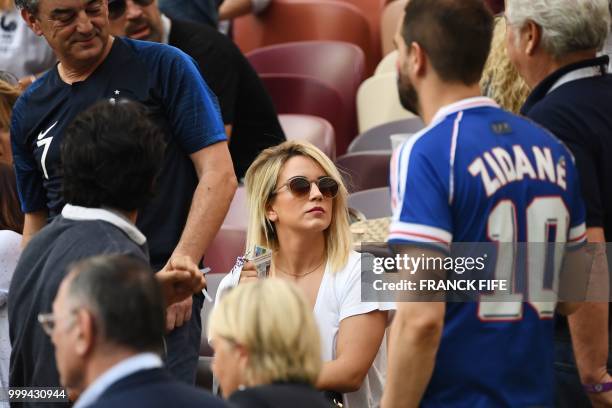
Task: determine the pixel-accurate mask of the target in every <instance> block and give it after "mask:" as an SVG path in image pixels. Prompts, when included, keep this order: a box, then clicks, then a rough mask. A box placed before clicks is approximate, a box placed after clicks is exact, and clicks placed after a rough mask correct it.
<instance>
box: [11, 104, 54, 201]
mask: <svg viewBox="0 0 612 408" xmlns="http://www.w3.org/2000/svg"><path fill="white" fill-rule="evenodd" d="M23 98H24V96H22V97H21V98H20V99H19V100H18V101H17V103H16V104H15V106H14V108H13V112H12V116H11V129H10V134H11V148H12V150H13V166H14V168H15V177H16V180H17V192H18V194H19V201H20V203H21V210H22V211H23V212H24V213H31V212H34V211H39V210H42V209H45V208H46V196H45V188H44V186H43V181H42V178H43V175H42V174H41V173H40V170H39V169H38V166H37V164H36V160H35V158H34V153H33V152H32V149H31V148H30V147H29V146H28V142H27V139H28V137H27V134H26V132H25V131H24V130H23V120H24V118H23V111H24V109H25V108H24V100H23Z"/></svg>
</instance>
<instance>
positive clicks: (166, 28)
mask: <svg viewBox="0 0 612 408" xmlns="http://www.w3.org/2000/svg"><path fill="white" fill-rule="evenodd" d="M161 22H162V30H163V32H162V38H161V42H162V44H168V42H169V41H170V30H171V29H172V21H170V19H169V18H168V17H166V15H165V14H162V15H161Z"/></svg>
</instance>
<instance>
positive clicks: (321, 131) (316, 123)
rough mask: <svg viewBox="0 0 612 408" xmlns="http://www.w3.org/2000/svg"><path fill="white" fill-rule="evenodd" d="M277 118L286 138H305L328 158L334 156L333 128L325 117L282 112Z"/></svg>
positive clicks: (333, 157)
mask: <svg viewBox="0 0 612 408" xmlns="http://www.w3.org/2000/svg"><path fill="white" fill-rule="evenodd" d="M278 120H279V122H280V124H281V126H282V128H283V131H284V132H285V135H286V136H287V140H305V141H307V142H310V143H312V144H313V145H315V146H317V147H318V148H319V149H321V151H322V152H323V153H325V154H326V155H327V157H329V158H330V159H332V160H334V159H335V157H336V141H335V136H334V128H333V127H332V125H331V124H330V123H329V122H328V121H327V120H325V119H323V118H320V117H318V116H311V115H296V114H282V115H278Z"/></svg>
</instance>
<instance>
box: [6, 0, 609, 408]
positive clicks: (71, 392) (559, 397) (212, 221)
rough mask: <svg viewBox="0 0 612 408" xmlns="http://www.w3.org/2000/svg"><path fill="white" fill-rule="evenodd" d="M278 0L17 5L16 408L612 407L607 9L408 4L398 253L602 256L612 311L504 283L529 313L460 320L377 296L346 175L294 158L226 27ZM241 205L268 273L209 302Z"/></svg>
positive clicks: (245, 269)
mask: <svg viewBox="0 0 612 408" xmlns="http://www.w3.org/2000/svg"><path fill="white" fill-rule="evenodd" d="M274 1H275V0H271V1H270V0H222V1H220V0H189V1H186V0H160V1H159V4H158V2H157V1H156V0H90V1H84V0H15V3H13V2H12V1H7V0H0V407H4V406H5V405H6V406H8V403H7V401H5V400H4V399H5V398H4V397H5V396H8V394H7V392H6V391H7V390H8V389H9V387H14V388H23V387H26V388H27V387H57V389H61V390H63V394H62V397H61V398H60V399H59V400H58V401H56V402H49V403H46V404H45V406H49V405H48V404H51V405H50V406H58V407H65V406H71V405H73V406H75V407H77V408H84V407H98V408H102V407H117V406H130V407H131V406H134V407H139V406H142V407H145V406H146V407H172V406H184V407H223V406H234V407H287V406H295V407H296V408H300V407H304V408H306V407H309V408H310V407H312V408H317V407H329V406H331V407H341V406H342V407H349V408H370V407H372V408H373V407H380V406H381V407H384V408H396V407H414V406H423V407H435V406H451V407H453V406H470V407H491V406H557V407H588V406H593V407H608V406H612V377H611V376H610V374H609V372H608V370H609V367H610V363H609V362H610V361H612V360H611V356H610V355H609V349H610V341H611V339H610V323H609V322H610V307H609V305H610V303H609V302H608V301H606V299H607V298H608V297H609V285H610V282H609V272H608V260H607V259H608V256H609V254H607V253H606V252H607V251H606V249H605V244H606V243H607V242H609V241H608V238H612V224H611V223H612V221H610V220H611V219H612V215H610V214H611V213H612V190H610V187H609V186H608V184H607V180H608V177H612V167H611V166H610V165H609V164H610V163H612V162H611V161H610V160H608V159H609V157H612V139H611V137H612V136H611V135H612V110H610V108H609V106H611V105H612V76H611V75H610V74H608V73H607V69H608V66H610V65H611V63H610V58H609V56H608V55H607V54H606V53H607V50H609V44H610V42H611V40H610V38H611V36H610V27H611V25H612V24H611V7H612V2H609V1H608V0H583V1H575V0H506V1H505V2H497V1H494V2H488V3H489V4H488V5H487V4H485V2H484V1H482V0H409V1H408V2H407V5H406V7H405V11H404V13H403V14H402V16H401V19H400V24H399V26H398V27H397V32H396V34H395V39H394V42H395V45H396V48H397V58H398V59H397V75H398V78H397V91H398V94H399V100H400V102H401V105H402V106H403V107H404V109H405V110H407V111H410V112H413V113H414V114H415V115H417V116H419V117H420V119H421V120H422V121H423V123H424V125H425V127H424V128H423V129H422V130H421V131H419V132H418V133H416V134H414V135H412V136H411V137H410V138H408V139H407V140H406V141H405V142H403V143H402V144H401V145H400V146H399V147H398V148H397V149H395V150H394V152H393V156H392V158H391V161H390V170H389V191H390V197H391V198H390V203H381V205H388V206H390V208H391V212H392V216H391V219H390V227H389V231H388V238H387V242H388V247H387V249H388V250H389V251H391V252H390V253H391V254H398V255H408V256H411V257H414V258H417V257H428V258H433V259H439V258H441V257H445V256H447V255H452V253H453V249H452V248H453V244H454V243H457V242H459V243H465V242H495V243H502V244H503V243H512V242H514V243H516V242H517V241H518V242H525V243H534V242H537V243H544V242H554V243H561V244H563V245H564V247H563V248H564V249H563V252H562V254H561V255H562V256H565V260H566V261H567V260H568V259H570V258H572V257H576V256H578V255H580V254H581V253H582V252H581V251H582V249H583V248H584V247H585V244H586V243H589V244H592V245H595V246H593V247H589V248H595V250H593V252H592V253H591V255H592V256H593V258H592V267H591V271H590V272H591V273H592V274H593V276H596V279H598V282H603V283H602V284H601V286H602V287H603V291H604V292H605V299H601V298H599V299H597V301H593V302H576V301H569V300H568V299H561V298H556V297H554V298H550V297H547V298H546V299H547V301H537V300H536V301H533V299H531V298H530V295H531V294H532V292H533V290H534V289H533V288H531V287H529V286H530V285H532V283H533V282H532V281H530V282H529V285H526V284H524V283H521V281H520V278H516V277H512V276H509V277H508V279H514V283H515V287H514V289H515V290H516V293H514V294H513V296H514V297H513V298H512V299H511V300H512V301H507V300H504V299H505V298H498V297H495V296H496V294H495V293H489V294H487V296H488V298H487V299H489V300H488V301H487V300H482V299H480V300H482V301H474V300H470V301H464V302H448V301H446V300H447V298H445V297H444V294H443V293H440V292H435V293H428V294H427V295H428V297H427V298H426V299H424V298H416V299H412V298H410V299H408V301H406V300H407V299H405V298H401V299H400V298H398V299H397V301H395V300H396V299H395V298H393V299H389V298H385V297H383V296H381V297H380V298H372V297H368V296H369V295H368V296H366V292H365V288H366V286H367V285H368V282H370V279H373V277H374V276H375V275H374V272H373V270H372V269H371V268H370V267H369V265H372V261H373V255H370V254H369V253H367V252H366V251H365V250H361V249H360V248H358V247H357V246H356V245H355V242H354V237H353V235H352V233H351V229H350V221H351V218H350V217H349V213H350V211H349V191H348V189H347V186H346V180H345V177H344V175H343V173H342V171H341V169H338V168H337V167H336V165H335V164H334V161H333V158H330V157H328V156H327V155H326V154H325V153H323V152H322V151H321V150H320V149H319V148H318V147H316V146H315V145H313V144H311V143H310V142H307V141H303V140H290V141H287V138H288V137H289V138H290V139H294V138H292V137H290V136H292V135H289V134H288V135H285V131H284V130H283V128H282V127H281V121H280V120H279V116H278V114H277V111H276V108H275V105H274V103H273V101H272V98H271V97H270V95H269V94H268V92H267V90H266V87H265V86H264V83H263V82H262V80H261V79H260V77H259V76H258V74H257V72H256V71H255V69H254V68H253V67H252V66H251V65H250V63H249V61H248V59H247V58H246V57H245V56H244V55H243V53H242V52H241V51H240V49H239V48H238V46H237V45H236V44H235V43H234V42H233V41H232V38H231V28H230V29H229V31H228V30H227V27H225V30H224V29H223V28H221V29H220V25H219V24H220V22H221V23H223V22H226V21H231V20H232V19H234V18H238V17H240V16H243V15H246V14H250V13H253V14H258V13H262V12H264V10H265V9H266V8H267V7H273V5H274ZM502 3H503V4H502ZM492 10H494V11H501V13H500V14H498V15H496V16H494V15H493V13H492ZM224 31H225V32H224ZM543 163H544V164H543ZM365 171H367V170H365ZM239 186H240V188H243V189H244V191H245V194H246V210H247V211H246V214H245V220H244V222H245V225H246V226H247V227H246V243H245V248H244V251H243V252H240V253H232V254H230V255H231V256H232V257H236V258H237V260H236V263H235V265H234V266H233V268H232V269H231V270H229V271H224V272H227V274H226V275H225V277H224V278H223V279H222V280H221V281H220V283H219V286H218V289H217V290H216V293H215V294H214V296H215V299H214V300H212V299H210V297H209V293H208V292H207V289H210V288H211V287H210V285H207V279H206V277H205V276H206V275H205V274H204V273H205V271H204V273H203V272H202V269H203V268H204V266H205V265H206V257H205V254H206V253H207V249H208V248H209V247H210V245H211V243H212V242H213V240H214V238H215V237H216V236H217V233H218V231H219V230H220V228H221V225H222V223H223V221H224V219H225V216H226V214H227V212H228V208H230V204H231V203H232V200H233V199H234V195H235V192H236V189H237V188H238V187H239ZM500 248H501V247H500ZM259 250H263V251H266V253H267V254H268V255H269V266H268V268H267V269H266V270H265V272H262V270H261V268H260V266H259V265H258V264H257V262H255V261H253V259H252V258H253V257H254V255H255V254H253V252H257V251H259ZM358 250H359V251H358ZM500 254H501V250H500ZM525 256H527V255H524V254H520V253H519V254H515V253H512V254H510V258H511V259H515V260H522V261H525V262H526V263H528V262H529V261H528V260H524V259H522V257H525ZM532 256H533V255H532ZM499 259H501V260H502V261H503V259H502V256H501V255H499ZM499 262H501V261H499ZM542 262H543V263H544V261H542ZM511 263H512V264H513V265H514V263H516V262H515V261H513V262H511ZM567 264H569V262H566V263H563V262H556V263H555V264H554V265H553V266H552V267H550V270H549V269H547V273H549V274H551V275H550V279H552V281H553V282H556V280H557V279H560V276H562V275H563V272H562V270H561V269H562V266H565V265H567ZM496 265H499V264H496ZM530 265H531V264H530ZM542 268H543V269H544V266H542ZM497 269H501V268H499V266H497ZM400 272H401V271H400ZM493 272H494V273H504V271H498V270H495V271H493ZM415 275H416V276H418V277H419V278H422V277H423V276H426V277H428V278H430V279H441V276H442V272H441V271H440V270H437V269H435V268H433V267H429V266H425V265H421V266H419V267H418V268H417V269H416V270H415V271H412V273H407V272H406V273H405V274H402V273H400V274H399V278H400V279H405V280H406V281H410V280H412V279H416V278H415ZM547 276H549V275H547ZM522 284H524V285H526V286H521V285H522ZM551 285H553V286H552V289H556V286H554V284H551ZM368 293H369V292H368ZM206 297H209V300H212V303H210V304H209V306H207V307H210V308H212V312H211V314H210V316H209V318H208V326H207V327H203V325H202V320H201V315H202V314H201V312H202V308H203V307H204V305H205V298H206ZM366 297H368V298H367V299H366ZM415 300H416V301H415ZM203 338H204V342H206V341H208V343H209V344H210V346H211V347H212V348H213V349H214V352H215V356H214V360H213V363H212V366H211V369H212V373H213V375H214V378H215V384H216V386H215V387H213V389H212V390H210V391H207V390H202V389H199V388H198V387H196V386H195V382H196V372H197V369H198V365H199V364H200V363H201V360H200V358H199V356H200V349H201V346H202V339H203ZM211 391H214V394H216V395H213V392H211ZM5 394H6V395H5ZM12 404H13V402H11V406H13V405H12ZM15 404H17V402H15ZM21 404H23V405H15V406H32V407H35V406H39V403H38V402H37V401H26V402H23V403H21Z"/></svg>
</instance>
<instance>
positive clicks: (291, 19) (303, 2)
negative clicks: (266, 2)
mask: <svg viewBox="0 0 612 408" xmlns="http://www.w3.org/2000/svg"><path fill="white" fill-rule="evenodd" d="M233 33H234V40H235V41H236V44H238V46H239V47H240V49H241V50H242V52H244V53H247V52H249V51H251V50H254V49H256V48H260V47H264V46H266V45H272V44H280V43H286V42H291V41H309V40H331V41H344V42H348V43H351V44H355V45H357V46H358V47H360V48H361V49H362V50H363V52H364V53H365V55H366V66H367V70H368V74H369V73H371V72H373V70H374V67H375V66H376V63H377V62H378V60H377V58H376V55H375V54H374V53H372V51H371V48H372V47H371V41H372V40H371V35H370V26H369V23H368V20H367V19H366V17H365V16H364V15H363V13H362V12H361V11H360V10H359V9H358V8H357V7H355V6H353V5H351V4H345V3H343V2H337V1H330V0H275V1H273V2H272V3H271V4H270V6H269V7H268V8H267V9H266V10H265V11H264V12H263V13H261V14H258V15H256V16H255V15H247V16H243V17H240V18H237V19H235V20H234V32H233Z"/></svg>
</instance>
